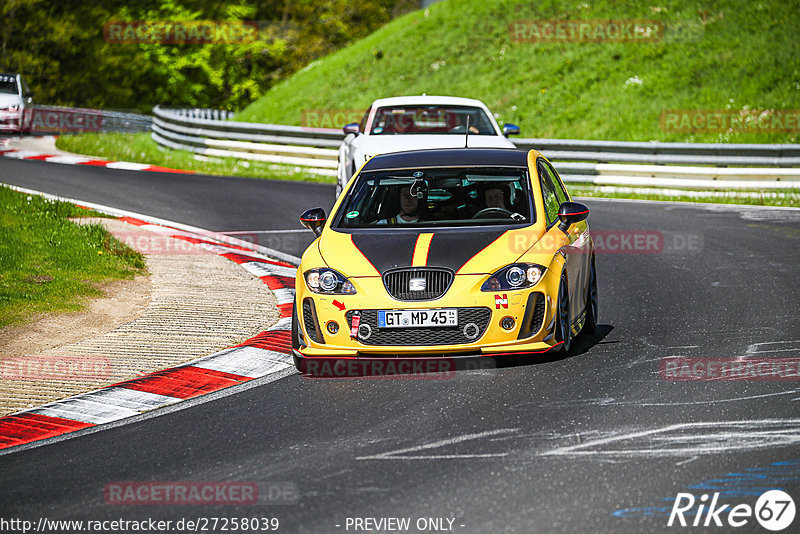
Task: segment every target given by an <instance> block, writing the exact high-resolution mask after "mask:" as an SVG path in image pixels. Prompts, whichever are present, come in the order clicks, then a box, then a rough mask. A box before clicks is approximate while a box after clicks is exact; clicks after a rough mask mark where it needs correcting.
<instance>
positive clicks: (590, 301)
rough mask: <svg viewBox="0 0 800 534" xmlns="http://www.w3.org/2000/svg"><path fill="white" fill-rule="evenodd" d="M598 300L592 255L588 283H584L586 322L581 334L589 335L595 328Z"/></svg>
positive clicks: (595, 270) (595, 272)
mask: <svg viewBox="0 0 800 534" xmlns="http://www.w3.org/2000/svg"><path fill="white" fill-rule="evenodd" d="M597 319H598V300H597V269H595V266H594V256H592V263H591V266H590V267H589V283H588V284H587V285H586V323H585V324H584V325H583V330H581V334H583V335H591V334H594V333H595V330H597Z"/></svg>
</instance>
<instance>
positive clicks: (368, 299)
mask: <svg viewBox="0 0 800 534" xmlns="http://www.w3.org/2000/svg"><path fill="white" fill-rule="evenodd" d="M485 278H486V275H458V276H456V277H455V279H454V281H453V284H452V286H451V287H450V289H449V290H448V291H447V293H446V294H445V295H444V296H443V297H441V298H439V299H435V300H429V301H399V300H395V299H393V298H392V297H390V296H389V295H388V294H387V292H386V290H385V288H384V286H383V283H382V280H381V278H380V277H369V278H359V279H354V280H353V282H354V284H356V286H357V288H358V293H357V294H356V295H320V294H315V293H312V292H311V291H309V290H307V287H306V286H305V283H304V280H303V279H302V277H300V276H299V277H298V279H297V285H296V287H297V288H298V291H297V311H298V318H299V321H298V327H299V328H300V331H301V340H302V343H301V347H300V350H299V352H298V353H296V355H295V356H296V357H297V358H298V359H302V358H359V359H363V358H393V357H395V358H396V357H402V358H459V357H465V358H474V357H476V356H478V357H479V356H497V355H504V354H509V353H515V354H540V353H544V352H547V351H549V350H551V349H553V348H554V347H557V346H558V344H557V343H556V342H555V340H554V336H553V335H552V330H553V324H554V321H553V317H554V308H555V304H556V301H555V299H554V298H553V297H552V295H554V294H557V291H558V285H557V281H556V284H555V286H554V287H553V283H552V280H550V277H548V276H545V277H544V278H543V279H542V281H540V282H539V284H537V285H536V286H535V287H533V288H530V289H524V290H515V291H498V292H497V293H491V292H481V291H480V289H479V288H480V284H481V283H482V282H483V280H484V279H485ZM553 278H554V277H553ZM439 308H456V309H458V325H457V326H456V327H445V328H435V327H433V328H425V327H409V328H404V329H387V328H383V329H382V328H379V327H378V326H377V320H376V314H377V310H423V309H439ZM355 315H358V316H359V319H360V321H361V327H360V328H359V329H358V331H357V332H353V331H352V330H351V327H352V324H353V317H354V316H355ZM508 318H510V319H511V320H512V321H513V327H512V328H508V327H507V326H508V325H506V327H504V326H503V325H502V322H503V319H508ZM330 323H335V324H336V327H337V328H338V330H336V329H335V328H331V329H329V328H328V327H329V324H330ZM365 324H366V325H367V328H366V329H365V328H364V325H365ZM470 324H471V325H472V326H468V325H470ZM476 328H477V333H476V331H475V329H476ZM465 329H466V333H465ZM332 330H335V332H334V333H331V331H332ZM354 333H355V335H353V334H354ZM467 334H469V335H467Z"/></svg>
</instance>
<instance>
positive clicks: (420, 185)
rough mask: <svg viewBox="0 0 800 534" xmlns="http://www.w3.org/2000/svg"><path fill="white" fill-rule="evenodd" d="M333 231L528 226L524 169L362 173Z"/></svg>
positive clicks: (404, 170)
mask: <svg viewBox="0 0 800 534" xmlns="http://www.w3.org/2000/svg"><path fill="white" fill-rule="evenodd" d="M338 213H339V215H338V216H337V219H338V220H337V223H336V224H337V226H338V227H339V228H365V227H375V228H379V227H387V226H389V227H392V226H417V227H425V226H469V225H497V224H523V223H531V222H533V221H532V216H531V213H532V210H531V201H530V189H529V180H528V172H527V169H526V168H503V167H500V168H495V167H467V168H452V167H447V168H426V169H400V170H389V171H376V172H367V173H364V174H362V175H361V176H360V177H359V178H358V183H356V184H355V186H354V187H353V189H352V190H351V192H350V193H349V194H348V196H347V198H346V199H345V200H344V202H343V203H342V205H341V206H340V208H339V211H338Z"/></svg>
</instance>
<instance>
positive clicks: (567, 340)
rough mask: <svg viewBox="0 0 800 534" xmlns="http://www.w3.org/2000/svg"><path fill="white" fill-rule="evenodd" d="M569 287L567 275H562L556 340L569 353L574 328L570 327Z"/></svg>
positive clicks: (562, 350) (562, 349) (563, 350)
mask: <svg viewBox="0 0 800 534" xmlns="http://www.w3.org/2000/svg"><path fill="white" fill-rule="evenodd" d="M569 316H570V309H569V288H568V287H567V277H566V275H564V274H562V275H561V283H560V284H559V285H558V306H557V307H556V342H557V343H561V352H562V353H564V354H567V353H569V349H570V348H571V347H572V328H570V326H571V325H570V320H569Z"/></svg>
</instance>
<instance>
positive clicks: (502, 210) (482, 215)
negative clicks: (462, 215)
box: [472, 208, 514, 219]
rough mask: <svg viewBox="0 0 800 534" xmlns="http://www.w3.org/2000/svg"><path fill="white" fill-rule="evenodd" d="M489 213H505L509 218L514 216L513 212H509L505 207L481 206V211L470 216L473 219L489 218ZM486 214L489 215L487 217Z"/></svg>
mask: <svg viewBox="0 0 800 534" xmlns="http://www.w3.org/2000/svg"><path fill="white" fill-rule="evenodd" d="M489 214H492V215H495V214H497V215H505V216H506V217H508V218H509V219H513V218H514V213H511V212H510V211H509V210H507V209H505V208H483V209H482V210H481V211H479V212H478V213H476V214H475V215H473V216H472V218H473V219H489V218H491V216H492V215H489ZM487 215H489V217H487Z"/></svg>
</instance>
